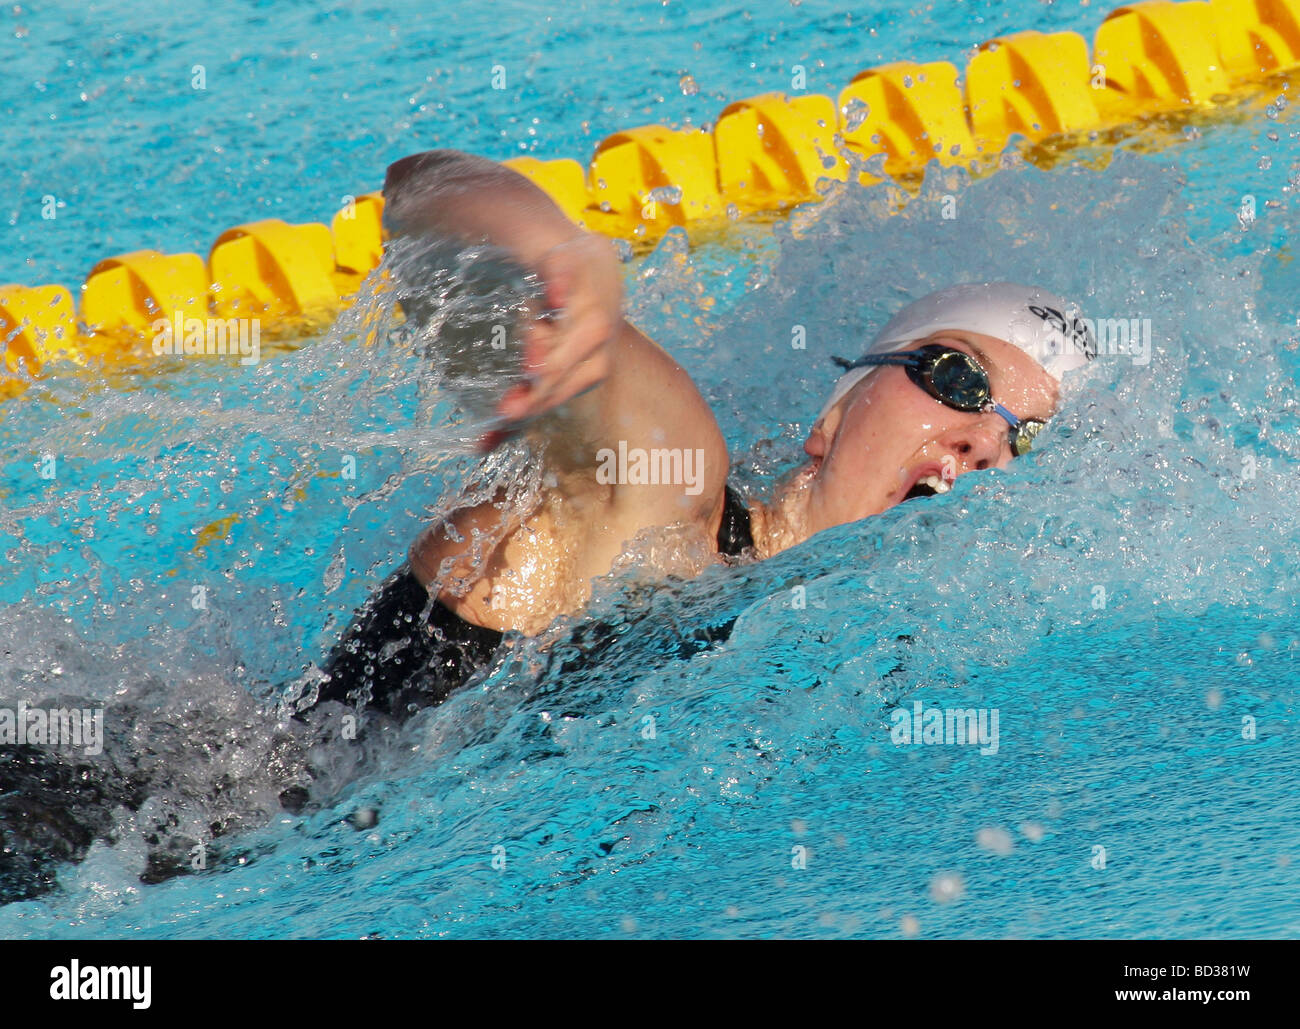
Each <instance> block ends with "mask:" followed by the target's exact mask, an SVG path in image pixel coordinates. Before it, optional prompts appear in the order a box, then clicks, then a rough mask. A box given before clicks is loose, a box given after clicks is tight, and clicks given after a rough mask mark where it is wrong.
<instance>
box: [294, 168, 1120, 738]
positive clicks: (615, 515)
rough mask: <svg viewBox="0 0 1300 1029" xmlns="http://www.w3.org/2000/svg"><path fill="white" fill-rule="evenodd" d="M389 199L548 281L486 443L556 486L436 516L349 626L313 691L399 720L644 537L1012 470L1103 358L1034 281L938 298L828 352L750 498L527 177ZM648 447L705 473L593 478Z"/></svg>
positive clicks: (611, 256)
mask: <svg viewBox="0 0 1300 1029" xmlns="http://www.w3.org/2000/svg"><path fill="white" fill-rule="evenodd" d="M384 199H385V211H384V219H385V225H386V227H387V229H388V232H389V236H390V238H402V237H417V238H428V239H437V240H444V241H445V240H454V241H458V242H459V243H461V244H463V245H467V246H468V245H483V244H486V245H488V246H489V247H491V248H495V250H496V252H501V251H504V252H506V253H507V254H509V255H510V256H511V257H512V258H513V259H514V260H515V261H517V262H518V264H519V265H521V266H523V267H524V268H526V269H531V270H532V271H534V272H535V273H536V275H537V276H538V277H539V278H540V280H541V282H542V283H543V288H544V291H545V299H544V307H545V308H546V309H547V316H546V317H540V318H537V319H536V320H534V321H533V322H532V323H531V325H530V326H529V328H528V330H527V333H526V336H525V340H524V360H525V365H526V367H525V369H524V371H525V373H526V381H524V382H521V383H519V384H517V385H514V386H512V387H511V388H510V389H508V390H507V391H506V392H505V394H504V395H503V396H502V397H501V398H500V403H499V406H498V408H497V412H496V413H497V415H498V416H499V418H500V422H501V425H502V428H501V429H499V430H494V431H492V432H490V433H489V434H488V435H487V436H486V437H485V439H484V440H483V447H484V449H485V450H490V449H492V448H494V447H495V446H497V445H498V444H499V443H500V442H501V441H502V440H503V439H504V438H505V437H506V436H507V435H508V434H509V433H511V432H514V431H523V432H526V433H527V434H528V436H529V437H530V440H531V441H532V442H534V443H536V444H537V445H538V449H539V451H540V452H542V453H544V454H545V460H546V461H547V462H548V471H549V472H551V473H552V474H553V480H552V481H554V482H555V486H554V487H553V488H551V489H550V490H549V491H548V493H547V495H546V496H545V497H544V499H543V501H542V503H541V504H540V505H539V506H538V507H537V508H535V509H534V510H533V511H532V513H530V514H527V515H526V516H524V517H522V518H520V517H506V518H505V519H504V520H503V516H502V512H501V510H500V508H499V506H498V504H497V501H492V502H489V503H484V504H479V505H477V506H472V507H465V508H461V509H459V510H457V511H455V512H454V513H453V514H452V515H451V516H450V517H449V518H448V519H446V520H444V521H441V522H439V523H438V524H436V525H433V526H430V527H429V528H428V529H426V530H425V531H424V532H423V533H422V534H421V535H420V536H419V538H418V539H417V540H416V541H415V543H414V544H413V545H412V547H411V548H410V553H409V561H408V564H407V565H405V566H403V567H402V568H400V569H398V571H397V572H396V573H394V575H393V576H392V577H390V579H389V580H388V581H387V582H386V583H385V584H384V586H383V587H382V588H381V589H380V591H379V592H378V593H377V594H376V596H375V597H374V598H372V600H371V601H370V602H369V603H368V604H367V606H366V607H365V608H363V609H362V611H361V612H360V614H359V615H358V617H357V619H356V620H355V621H354V622H353V624H352V626H351V628H350V629H349V630H348V631H347V632H346V633H345V634H344V637H343V639H342V640H341V641H340V644H339V646H338V647H337V648H336V649H335V651H334V653H333V655H332V656H331V658H330V659H329V661H328V662H327V663H326V666H325V672H326V674H327V675H328V676H329V677H330V678H329V680H328V681H327V683H326V684H325V685H324V686H323V687H322V689H321V692H320V699H334V700H345V699H347V700H352V701H354V702H355V701H357V700H358V699H361V700H364V701H367V702H369V703H371V704H372V705H374V706H377V707H379V708H381V709H383V710H385V711H387V712H388V713H390V714H394V715H398V716H401V715H404V714H406V713H409V712H410V711H412V710H415V709H417V708H418V707H420V706H425V705H427V704H429V703H437V702H440V701H441V700H442V699H444V698H445V696H446V695H447V694H448V693H449V692H450V691H451V690H453V689H455V688H456V687H457V686H459V685H460V684H462V683H463V682H464V681H465V679H466V678H467V677H468V676H469V675H470V674H472V673H473V671H474V669H475V668H477V667H479V666H481V665H482V664H484V663H486V661H487V660H488V658H489V657H490V656H491V654H492V653H493V651H494V650H495V648H496V646H497V645H498V644H499V643H500V641H501V639H502V634H503V633H505V632H507V631H512V630H513V631H517V632H520V633H523V634H525V635H536V634H537V633H540V632H541V631H542V630H544V629H545V628H546V627H547V626H548V625H550V624H551V623H552V622H553V621H554V620H555V619H556V618H557V617H559V616H561V615H565V614H571V613H573V612H575V611H579V610H581V609H582V607H583V606H584V605H585V603H586V602H587V601H588V600H589V599H590V596H591V584H592V581H593V580H594V579H596V578H598V577H600V576H603V575H605V574H607V573H608V572H609V571H610V570H611V568H612V567H613V565H614V563H615V561H616V560H617V559H618V557H619V556H620V554H622V553H623V552H624V549H625V547H627V545H628V544H629V542H630V541H632V540H633V539H634V538H635V537H636V536H637V535H638V534H639V533H642V532H645V531H647V530H654V529H658V528H663V527H669V526H671V527H674V528H675V529H677V530H678V531H684V532H686V533H694V534H696V536H697V537H698V538H699V539H701V540H707V541H710V542H711V544H712V546H711V549H713V550H715V551H716V554H717V555H718V559H720V560H737V559H755V560H762V559H764V558H768V557H771V556H773V555H774V554H778V553H780V552H781V551H783V550H786V549H788V548H790V547H793V546H796V545H797V544H799V543H802V542H803V541H804V540H807V539H809V538H810V537H812V536H814V535H816V534H817V533H819V532H822V531H823V530H825V529H829V528H832V527H833V526H837V525H842V524H846V523H849V522H856V521H859V520H861V519H864V518H869V517H872V516H873V515H877V514H880V513H881V512H883V511H887V510H888V509H890V508H891V507H894V506H895V505H897V504H900V503H903V502H904V501H906V500H910V499H913V498H916V497H920V496H930V495H934V494H940V493H946V492H947V491H948V490H949V489H950V488H951V487H952V484H953V482H954V481H955V480H956V478H957V477H958V476H959V475H964V474H966V473H968V472H975V471H984V470H988V469H993V468H1002V467H1005V466H1006V465H1007V464H1008V463H1009V462H1010V461H1011V460H1012V459H1013V458H1015V457H1016V456H1018V455H1021V454H1024V453H1025V452H1026V451H1028V449H1029V447H1030V445H1031V443H1032V441H1033V438H1034V436H1035V434H1036V433H1037V432H1038V431H1039V429H1041V428H1042V426H1043V425H1044V423H1046V422H1047V420H1048V419H1049V418H1050V417H1051V416H1052V413H1053V411H1054V410H1055V408H1056V405H1057V402H1058V396H1059V386H1060V383H1061V379H1062V376H1063V375H1065V374H1066V373H1067V372H1069V371H1071V370H1073V369H1075V368H1078V367H1081V366H1082V365H1084V364H1085V363H1086V362H1087V361H1088V360H1089V359H1090V358H1092V357H1093V356H1095V354H1096V344H1095V342H1094V341H1093V339H1092V337H1091V335H1090V334H1089V331H1088V329H1087V328H1086V324H1085V323H1084V322H1083V321H1082V320H1081V319H1080V318H1078V317H1077V311H1074V310H1073V309H1072V308H1071V307H1070V306H1069V305H1068V304H1067V303H1066V302H1065V301H1064V300H1062V299H1061V298H1060V297H1058V296H1056V295H1054V294H1052V293H1050V292H1048V291H1046V290H1044V289H1040V288H1036V287H1030V286H1021V285H1016V284H1013V283H1005V282H989V283H978V284H971V285H959V286H954V287H951V288H949V289H945V290H941V291H940V292H938V293H934V294H931V295H930V296H927V297H924V298H923V299H921V300H918V301H916V302H915V303H913V304H911V305H909V306H907V307H905V308H904V309H903V310H901V311H900V312H898V314H896V315H895V316H894V317H893V318H892V319H891V320H890V321H889V323H888V324H886V325H885V327H884V328H883V329H882V330H881V331H880V332H879V333H878V334H877V335H876V336H875V338H874V339H873V340H872V341H871V343H870V344H869V346H868V347H867V348H866V352H865V353H864V354H863V355H862V356H860V357H859V358H858V359H856V360H843V359H837V360H838V361H839V363H840V365H841V367H842V369H843V374H842V375H841V376H840V378H839V379H838V381H837V382H836V383H835V385H834V387H833V389H832V390H831V393H830V397H829V399H828V400H827V401H826V404H825V406H824V407H823V408H822V410H821V413H820V414H819V415H818V417H817V419H816V421H815V422H814V423H813V425H812V428H811V431H810V432H809V434H808V437H807V439H806V440H805V442H804V452H805V453H806V454H807V455H808V461H807V463H806V464H804V465H803V466H802V467H800V468H799V469H798V470H797V471H796V472H795V473H794V474H792V475H791V476H789V477H788V478H786V479H785V480H784V481H783V483H782V484H781V485H780V487H779V488H778V490H777V492H776V495H775V496H774V497H772V498H771V499H770V500H767V501H759V500H748V501H746V500H743V499H742V498H741V496H740V494H739V493H738V492H737V491H736V490H735V489H733V488H732V487H730V486H729V485H728V484H727V471H728V467H729V457H728V454H727V448H726V445H725V442H724V440H723V436H722V432H721V430H720V429H719V427H718V423H717V420H716V419H715V418H714V416H713V412H712V411H711V410H710V409H709V406H708V404H706V403H705V401H704V398H703V397H702V396H701V395H700V392H699V390H698V389H697V388H696V386H695V384H694V383H693V382H692V381H691V378H690V376H689V375H688V374H687V373H686V371H685V370H684V369H683V368H682V367H681V366H680V365H679V364H678V363H677V362H676V361H674V360H673V359H672V358H671V357H670V356H669V355H668V354H667V353H665V352H664V351H663V350H662V349H660V348H659V347H658V346H657V345H655V343H654V342H652V341H651V340H650V339H648V338H647V337H646V336H645V335H644V334H642V333H641V332H640V331H639V330H637V329H636V328H635V327H634V326H633V325H632V324H631V323H629V322H628V321H627V320H626V319H625V318H624V317H623V313H622V302H623V292H622V275H621V272H620V268H619V262H618V259H617V257H616V255H615V252H614V249H613V247H612V245H611V244H610V243H609V242H608V241H607V240H604V239H602V238H601V237H598V236H594V235H592V234H590V233H587V232H584V231H583V230H581V229H580V228H579V227H578V226H576V225H574V224H573V223H572V222H571V221H569V219H568V218H567V217H565V215H564V214H563V213H562V212H561V211H560V210H559V209H558V208H557V207H556V205H555V204H554V203H553V202H552V201H551V200H550V198H549V197H547V196H546V195H545V194H544V193H543V192H542V191H541V190H540V189H539V188H538V187H536V186H535V185H533V184H532V183H531V182H529V181H528V180H527V179H526V178H524V177H523V176H521V175H519V174H517V173H515V172H513V171H511V170H510V169H507V168H505V167H504V166H502V165H499V164H496V163H494V162H492V161H488V160H485V159H483V158H479V157H474V156H470V155H467V154H462V153H458V152H456V151H450V150H434V151H428V152H426V153H422V154H415V155H412V156H410V157H405V158H403V159H402V160H400V161H397V162H396V163H395V164H393V165H392V166H391V167H390V168H389V169H388V175H387V179H386V181H385V184H384ZM554 312H558V317H557V316H555V315H554ZM638 451H639V452H641V453H642V454H650V455H661V456H662V455H664V454H665V453H667V454H669V455H673V454H677V455H683V456H684V457H695V458H697V459H698V460H697V461H696V462H695V464H696V467H695V469H694V470H695V472H696V473H697V474H695V475H694V476H693V477H691V478H690V479H689V481H688V480H687V477H686V476H684V475H679V476H677V477H676V479H674V477H673V476H655V477H654V478H653V479H652V480H651V483H647V482H645V481H643V480H644V477H639V478H637V481H617V479H618V478H620V477H618V476H616V477H614V478H615V480H616V481H611V476H609V475H608V474H604V475H602V470H604V471H608V467H609V465H610V464H612V463H613V462H611V461H610V460H609V456H610V455H613V454H629V453H634V452H638ZM602 455H603V457H602ZM685 464H686V462H685V461H683V462H681V464H680V467H681V468H684V467H685ZM668 466H669V464H668V463H667V462H666V463H665V467H668ZM673 467H678V466H677V465H673ZM621 478H622V479H625V480H631V479H633V478H634V477H633V476H627V475H624V476H621ZM655 479H659V480H663V479H668V480H670V481H655ZM658 571H661V572H676V573H678V574H681V572H682V569H681V568H679V567H673V568H662V569H658Z"/></svg>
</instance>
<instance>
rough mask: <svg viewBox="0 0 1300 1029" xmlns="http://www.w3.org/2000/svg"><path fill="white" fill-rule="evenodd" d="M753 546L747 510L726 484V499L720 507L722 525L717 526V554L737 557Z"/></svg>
mask: <svg viewBox="0 0 1300 1029" xmlns="http://www.w3.org/2000/svg"><path fill="white" fill-rule="evenodd" d="M753 545H754V536H753V534H752V533H751V532H750V518H749V508H748V507H747V506H746V505H745V502H744V500H742V499H741V497H740V494H739V493H737V492H736V491H735V490H734V489H732V488H731V486H730V484H728V486H727V498H726V501H725V502H724V503H723V506H722V524H721V525H719V526H718V553H720V554H725V555H726V556H727V557H739V556H740V555H741V554H742V553H743V552H744V551H746V550H748V549H749V548H750V547H752V546H753Z"/></svg>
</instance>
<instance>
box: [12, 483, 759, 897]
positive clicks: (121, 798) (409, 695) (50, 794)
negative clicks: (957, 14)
mask: <svg viewBox="0 0 1300 1029" xmlns="http://www.w3.org/2000/svg"><path fill="white" fill-rule="evenodd" d="M753 543H754V541H753V537H752V536H751V535H750V526H749V512H748V510H747V509H746V508H745V504H744V502H743V501H742V500H741V499H740V496H739V494H737V493H736V492H735V491H733V490H732V489H731V487H730V486H728V487H727V499H726V507H725V508H724V510H723V513H722V525H721V527H720V528H719V529H718V550H719V551H720V552H721V553H723V554H726V555H728V556H731V557H735V556H739V555H740V554H741V553H743V552H744V551H745V550H746V549H747V548H749V547H752V546H753ZM430 607H431V611H432V614H431V615H430V617H429V619H428V621H427V622H426V623H424V624H423V625H422V624H421V619H420V616H421V615H422V614H423V613H424V610H425V608H430ZM733 622H734V619H733ZM733 622H728V623H727V624H726V625H722V626H704V627H701V628H700V629H698V630H697V631H696V633H695V635H694V636H692V637H691V639H690V640H686V641H683V642H681V643H680V646H679V649H678V656H681V657H689V656H690V654H691V653H693V652H695V651H697V650H699V649H700V648H702V647H705V646H709V645H711V644H712V643H713V642H716V641H718V640H722V639H725V638H726V637H727V636H728V635H729V634H730V631H731V626H732V624H733ZM426 626H427V629H426ZM610 635H611V628H610V626H608V625H606V624H605V623H602V622H596V623H586V624H583V625H579V626H577V627H576V629H575V631H574V633H573V635H572V638H571V640H570V641H569V642H570V643H571V644H572V645H571V646H568V647H565V648H563V649H564V651H565V652H564V653H557V655H556V656H557V659H558V660H559V661H560V664H561V670H562V671H569V670H571V669H573V668H576V667H578V665H579V664H580V663H581V661H582V660H583V658H585V656H587V655H588V654H589V653H596V652H599V650H600V648H601V647H602V646H603V645H605V644H607V643H608V642H609V640H608V637H609V636H610ZM501 640H502V634H501V633H499V632H494V631H493V630H491V629H484V628H483V627H482V626H478V625H472V624H470V623H469V622H466V621H464V620H463V619H461V618H458V617H457V616H456V615H454V614H452V613H451V611H449V610H448V609H447V608H446V607H444V606H443V605H442V604H440V603H438V602H436V601H435V602H434V603H433V604H432V605H430V604H429V593H428V591H427V590H426V589H425V588H424V587H423V586H422V585H420V581H419V580H418V579H417V578H416V577H415V575H414V574H413V573H412V572H411V570H410V569H409V568H407V567H406V566H403V567H401V568H399V569H398V570H397V571H396V572H394V573H393V574H392V575H391V576H389V577H388V579H387V580H386V581H385V582H384V584H383V586H382V587H380V589H379V590H378V591H377V592H376V593H375V595H374V596H372V597H371V598H370V600H368V601H367V602H366V604H365V606H364V607H362V608H361V610H360V611H359V612H358V613H357V616H356V617H355V618H354V619H353V621H352V624H351V625H349V626H348V629H347V631H346V632H345V633H344V634H343V638H342V639H340V640H339V642H338V644H337V646H335V648H334V650H333V652H331V654H330V656H329V658H328V659H327V660H326V662H325V669H324V670H325V671H326V672H327V673H328V674H329V676H330V679H329V681H328V682H326V683H324V684H323V685H322V687H321V689H320V693H319V697H318V701H317V702H319V701H322V700H337V701H342V702H344V703H352V704H362V705H364V706H366V707H370V708H373V709H377V710H379V711H383V712H386V713H387V714H389V715H391V716H393V717H394V718H398V719H403V718H405V717H407V716H409V715H410V714H412V713H414V712H415V711H417V710H419V709H420V708H423V707H429V706H430V705H433V704H440V703H441V702H442V701H444V700H445V699H446V698H447V696H448V695H449V694H450V693H451V692H452V691H453V690H455V689H457V688H459V687H460V686H462V685H464V684H465V682H466V681H467V680H468V679H469V677H470V676H471V675H472V674H473V673H474V672H475V671H476V670H477V669H479V668H482V667H483V666H484V665H486V664H487V663H488V662H489V661H490V660H491V658H492V654H493V652H494V651H495V650H496V649H497V647H498V646H499V645H500V643H501ZM574 651H577V652H578V653H579V655H580V656H579V657H574V656H572V653H573V652H574ZM300 715H301V712H300ZM150 790H151V787H150V784H149V780H148V778H147V776H145V775H143V774H141V773H139V772H137V771H134V770H132V769H131V768H130V767H125V768H121V769H119V768H117V767H116V766H115V765H107V766H105V765H94V764H91V763H89V762H87V763H85V764H74V763H67V762H65V761H64V760H63V759H62V757H61V756H60V755H59V754H57V753H55V752H54V751H52V750H50V749H49V748H45V747H38V746H33V745H29V744H23V745H18V746H13V747H5V748H3V749H0V905H3V904H7V903H9V902H10V901H14V900H23V899H26V898H30V897H36V896H39V895H40V894H42V893H44V892H46V891H47V890H49V889H50V888H51V887H53V886H54V884H55V883H56V881H57V877H58V866H59V864H60V862H64V861H80V860H81V859H82V858H83V857H85V855H86V852H87V850H88V849H89V848H90V845H91V844H92V843H93V842H94V840H96V839H100V838H108V837H110V836H111V835H112V826H113V818H114V815H113V812H114V811H116V810H117V809H118V808H119V806H125V807H126V808H128V809H129V810H132V811H135V810H138V809H139V807H140V805H141V803H142V802H143V801H144V799H145V798H146V797H147V796H149V794H150ZM305 800H306V794H305V791H304V790H303V789H302V788H301V787H291V788H290V789H289V790H286V791H285V792H284V793H283V794H281V802H282V804H284V806H285V808H286V810H290V811H297V810H299V809H301V807H302V805H303V803H304V802H305ZM223 832H224V829H222V828H220V827H219V826H218V825H217V824H215V823H214V825H213V833H214V836H219V835H222V834H223ZM150 843H151V847H150V851H149V864H148V867H147V869H146V871H145V873H144V874H143V875H142V876H141V879H142V881H145V882H159V881H161V880H163V879H166V878H170V877H171V876H173V875H178V874H180V873H183V872H186V871H188V864H187V859H186V854H187V848H188V846H189V844H188V842H186V843H185V845H184V848H182V850H181V851H179V854H180V859H178V858H177V852H175V848H174V847H171V846H170V841H169V839H168V838H167V836H166V834H165V833H163V832H161V830H160V832H159V837H158V838H150Z"/></svg>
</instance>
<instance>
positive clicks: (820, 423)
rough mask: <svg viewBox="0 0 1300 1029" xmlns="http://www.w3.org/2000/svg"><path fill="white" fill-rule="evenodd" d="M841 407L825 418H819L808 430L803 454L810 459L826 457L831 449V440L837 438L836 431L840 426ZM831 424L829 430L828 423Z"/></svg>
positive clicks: (837, 405)
mask: <svg viewBox="0 0 1300 1029" xmlns="http://www.w3.org/2000/svg"><path fill="white" fill-rule="evenodd" d="M839 409H840V405H839V404H836V405H835V407H834V408H832V409H831V410H829V411H827V412H826V417H825V418H818V419H817V420H816V421H815V422H813V426H812V428H811V429H809V430H808V438H807V439H806V440H804V442H803V452H804V453H805V454H807V455H808V456H809V457H825V456H826V451H827V450H829V449H830V443H831V440H832V439H834V438H835V429H836V428H837V427H838V426H839V418H840V415H839ZM828 422H830V426H829V428H828V426H827V423H828Z"/></svg>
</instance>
